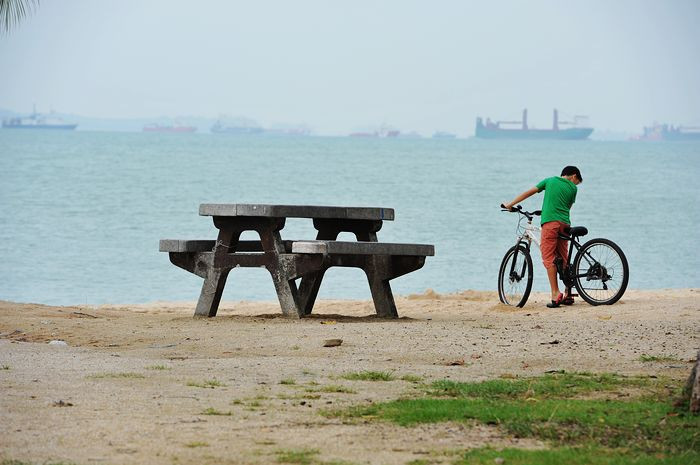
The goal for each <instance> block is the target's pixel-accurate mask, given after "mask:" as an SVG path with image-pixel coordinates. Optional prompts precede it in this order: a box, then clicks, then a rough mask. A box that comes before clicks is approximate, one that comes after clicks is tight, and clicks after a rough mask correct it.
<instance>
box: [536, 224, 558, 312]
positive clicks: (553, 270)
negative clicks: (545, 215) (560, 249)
mask: <svg viewBox="0 0 700 465" xmlns="http://www.w3.org/2000/svg"><path fill="white" fill-rule="evenodd" d="M558 234H559V222H557V221H550V222H549V223H545V224H543V225H542V236H541V238H540V251H541V252H542V263H543V264H544V267H545V269H546V270H547V278H548V279H549V287H550V289H551V291H552V301H557V300H558V299H559V283H558V282H557V267H556V266H555V264H554V258H555V257H556V251H557V245H558V244H557V243H558Z"/></svg>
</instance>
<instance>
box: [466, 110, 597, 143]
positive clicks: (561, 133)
mask: <svg viewBox="0 0 700 465" xmlns="http://www.w3.org/2000/svg"><path fill="white" fill-rule="evenodd" d="M587 120H588V117H586V116H583V115H576V116H574V120H573V121H559V112H558V111H557V109H556V108H555V109H554V116H553V123H552V128H551V129H535V128H530V127H529V126H528V124H527V108H526V109H524V110H523V119H522V121H496V122H495V123H494V122H492V121H491V119H490V118H486V123H484V121H483V119H482V118H481V117H478V118H476V132H475V136H476V137H479V138H482V139H532V140H535V139H548V140H581V139H587V138H588V136H590V135H591V133H592V132H593V128H591V127H589V126H588V125H587ZM509 125H520V127H519V128H517V127H515V128H508V127H502V126H509ZM561 126H571V127H566V128H561Z"/></svg>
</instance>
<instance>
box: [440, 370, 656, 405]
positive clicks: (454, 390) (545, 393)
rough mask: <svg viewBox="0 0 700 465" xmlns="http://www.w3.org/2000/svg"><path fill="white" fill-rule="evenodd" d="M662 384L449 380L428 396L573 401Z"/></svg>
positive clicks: (611, 379) (594, 379)
mask: <svg viewBox="0 0 700 465" xmlns="http://www.w3.org/2000/svg"><path fill="white" fill-rule="evenodd" d="M661 384H662V381H660V380H658V379H654V378H649V377H648V376H638V377H623V376H619V375H613V374H595V375H594V374H589V373H555V374H547V375H545V376H542V377H538V378H520V379H496V380H489V381H482V382H479V383H460V382H457V381H450V380H439V381H435V382H433V383H432V384H431V385H430V387H429V389H428V394H430V395H433V396H440V397H443V396H447V397H463V398H481V397H483V398H489V399H508V398H510V399H518V398H524V399H527V398H537V399H543V398H544V399H546V398H571V397H579V396H584V395H586V394H590V393H594V392H595V393H599V392H601V391H608V392H611V391H621V390H623V389H629V388H635V389H642V390H644V388H648V389H646V390H647V391H648V392H652V391H653V390H654V389H656V388H657V387H658V386H660V385H661Z"/></svg>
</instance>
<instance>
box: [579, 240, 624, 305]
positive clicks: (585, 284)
mask: <svg viewBox="0 0 700 465" xmlns="http://www.w3.org/2000/svg"><path fill="white" fill-rule="evenodd" d="M629 272H630V270H629V265H628V264H627V258H626V257H625V254H624V253H623V252H622V249H620V247H619V246H618V245H617V244H615V243H614V242H613V241H610V240H608V239H591V240H590V241H588V242H586V243H585V244H583V246H581V248H580V249H579V251H578V253H577V254H576V258H575V259H574V273H575V276H576V289H578V293H579V295H580V296H581V297H582V298H583V300H585V301H586V302H588V303H589V304H591V305H612V304H614V303H615V302H617V301H618V300H620V297H622V294H624V293H625V289H627V282H628V281H629Z"/></svg>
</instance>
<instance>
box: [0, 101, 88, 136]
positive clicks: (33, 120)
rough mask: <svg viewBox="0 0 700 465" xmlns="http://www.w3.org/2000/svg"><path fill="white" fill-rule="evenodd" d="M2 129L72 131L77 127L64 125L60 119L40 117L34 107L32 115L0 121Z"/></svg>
mask: <svg viewBox="0 0 700 465" xmlns="http://www.w3.org/2000/svg"><path fill="white" fill-rule="evenodd" d="M2 127H3V128H5V129H59V130H63V131H72V130H74V129H75V128H77V127H78V125H77V124H73V123H66V122H65V121H63V120H62V119H61V118H59V117H57V116H54V115H53V111H52V112H51V114H50V115H48V116H47V115H42V114H40V113H37V112H36V107H35V108H34V110H33V111H32V114H31V115H29V116H26V117H14V118H6V119H4V120H2Z"/></svg>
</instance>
